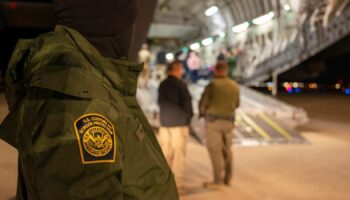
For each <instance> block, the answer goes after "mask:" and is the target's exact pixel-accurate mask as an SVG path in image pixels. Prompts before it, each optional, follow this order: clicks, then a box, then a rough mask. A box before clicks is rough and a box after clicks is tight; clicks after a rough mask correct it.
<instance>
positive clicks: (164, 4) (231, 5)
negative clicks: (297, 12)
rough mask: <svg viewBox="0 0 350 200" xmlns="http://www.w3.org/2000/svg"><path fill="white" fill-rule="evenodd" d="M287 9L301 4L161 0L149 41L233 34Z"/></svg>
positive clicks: (265, 0) (260, 0)
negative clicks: (250, 22) (245, 24)
mask: <svg viewBox="0 0 350 200" xmlns="http://www.w3.org/2000/svg"><path fill="white" fill-rule="evenodd" d="M308 1H310V0H303V2H302V3H305V2H308ZM284 5H289V6H291V7H293V8H295V9H296V8H297V7H300V0H207V1H206V0H158V5H157V9H156V12H155V16H154V21H153V23H152V25H151V29H150V31H149V37H150V38H176V39H179V40H181V41H186V40H192V39H195V38H198V37H203V36H206V35H212V34H218V32H221V31H224V32H227V33H230V30H231V28H232V27H233V26H235V25H237V24H241V23H243V22H245V21H247V20H252V19H254V18H256V17H259V16H262V15H264V14H266V13H269V12H271V11H274V12H275V13H276V14H277V15H278V13H279V11H280V10H281V6H284ZM210 9H211V10H210ZM206 12H209V13H206ZM210 12H211V13H210ZM208 15H209V16H208Z"/></svg>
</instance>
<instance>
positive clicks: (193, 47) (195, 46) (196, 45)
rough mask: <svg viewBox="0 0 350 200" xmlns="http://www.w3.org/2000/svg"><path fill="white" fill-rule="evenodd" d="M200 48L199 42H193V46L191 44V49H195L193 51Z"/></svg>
mask: <svg viewBox="0 0 350 200" xmlns="http://www.w3.org/2000/svg"><path fill="white" fill-rule="evenodd" d="M199 48H201V45H200V44H199V43H198V42H196V43H193V44H191V46H190V49H191V50H193V51H196V50H198V49H199Z"/></svg>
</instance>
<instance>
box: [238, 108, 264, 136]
mask: <svg viewBox="0 0 350 200" xmlns="http://www.w3.org/2000/svg"><path fill="white" fill-rule="evenodd" d="M241 116H242V117H243V119H244V120H245V121H246V122H247V123H248V124H250V125H251V126H252V128H254V129H255V130H256V131H257V132H258V133H259V134H260V135H261V136H262V137H263V138H264V139H265V140H271V136H270V135H269V134H268V133H267V132H266V131H265V130H264V129H262V128H261V127H260V126H259V125H258V124H257V123H255V122H254V121H253V120H252V119H251V118H250V117H249V116H248V115H245V114H241Z"/></svg>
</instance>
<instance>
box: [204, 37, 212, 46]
mask: <svg viewBox="0 0 350 200" xmlns="http://www.w3.org/2000/svg"><path fill="white" fill-rule="evenodd" d="M213 42H214V40H213V38H206V39H204V40H202V45H204V46H208V45H211V44H213Z"/></svg>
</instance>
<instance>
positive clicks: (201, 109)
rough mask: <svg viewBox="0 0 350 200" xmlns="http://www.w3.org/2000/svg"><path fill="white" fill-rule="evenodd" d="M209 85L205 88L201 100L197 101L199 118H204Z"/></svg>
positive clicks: (208, 97)
mask: <svg viewBox="0 0 350 200" xmlns="http://www.w3.org/2000/svg"><path fill="white" fill-rule="evenodd" d="M210 93H211V84H209V85H207V87H206V88H205V90H204V92H203V94H202V97H201V100H200V101H199V116H200V117H204V116H205V114H206V112H207V108H208V106H209V103H210Z"/></svg>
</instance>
